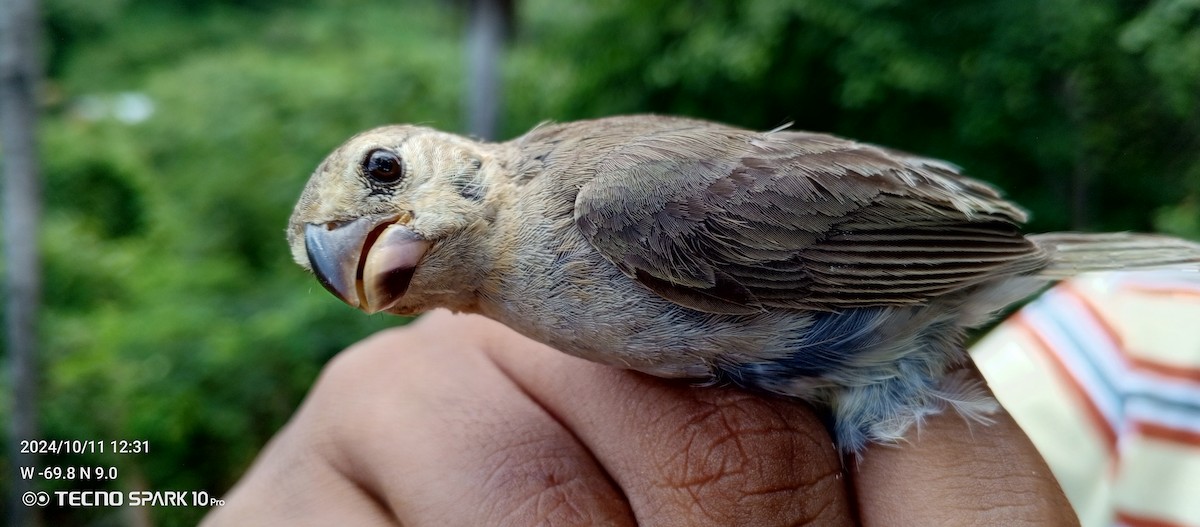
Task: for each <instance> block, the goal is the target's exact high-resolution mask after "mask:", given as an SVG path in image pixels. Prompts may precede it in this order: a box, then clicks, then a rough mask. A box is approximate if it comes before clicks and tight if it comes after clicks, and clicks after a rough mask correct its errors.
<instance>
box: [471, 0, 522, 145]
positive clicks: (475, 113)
mask: <svg viewBox="0 0 1200 527" xmlns="http://www.w3.org/2000/svg"><path fill="white" fill-rule="evenodd" d="M513 1H514V0H470V2H469V6H470V7H468V9H470V22H469V24H468V29H467V104H466V113H467V131H468V132H470V133H471V135H474V136H475V137H479V138H482V139H495V138H496V130H497V123H498V120H497V119H498V117H499V115H500V101H501V98H500V93H501V88H500V74H499V69H500V62H501V61H502V60H503V47H504V43H505V40H507V34H508V33H509V31H510V30H511V26H512V16H513Z"/></svg>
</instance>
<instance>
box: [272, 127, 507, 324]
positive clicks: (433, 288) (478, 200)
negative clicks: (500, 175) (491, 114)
mask: <svg viewBox="0 0 1200 527" xmlns="http://www.w3.org/2000/svg"><path fill="white" fill-rule="evenodd" d="M489 161H490V160H489V158H488V156H487V152H486V149H485V148H484V146H483V145H480V144H478V143H475V142H472V141H469V140H467V139H464V138H461V137H458V136H455V135H452V134H446V133H442V132H438V131H436V130H432V129H428V128H422V127H417V126H386V127H382V128H376V129H373V130H370V131H367V132H364V133H361V134H359V135H357V136H354V137H352V138H351V139H350V140H349V141H347V142H346V143H345V144H343V145H342V146H340V147H338V148H337V149H336V150H334V151H333V153H331V154H330V155H329V157H327V158H326V159H325V161H324V162H322V163H321V165H320V166H319V167H317V170H316V171H315V172H313V175H312V177H311V178H310V179H309V181H308V184H307V185H306V186H305V187H304V192H303V193H302V194H301V196H300V200H299V202H298V203H297V204H296V209H295V210H294V211H293V212H292V217H291V220H290V221H289V224H288V231H287V236H288V244H289V245H290V246H291V250H292V257H293V258H294V259H295V260H296V263H298V264H300V265H301V266H302V267H304V268H305V269H308V270H310V271H312V272H313V273H314V274H315V275H316V276H317V279H318V280H320V281H321V284H322V285H324V286H325V288H326V289H328V290H329V291H330V292H332V293H333V294H334V295H336V296H337V297H338V298H340V299H342V300H343V301H344V302H346V303H347V304H350V305H351V306H353V307H356V308H358V309H361V310H363V311H366V312H368V313H374V312H377V311H390V312H393V313H398V314H411V313H417V312H420V311H424V310H427V309H432V308H434V307H449V308H452V309H470V308H471V306H472V305H473V302H474V298H473V296H474V289H475V288H476V287H477V285H478V282H479V281H480V279H481V273H483V272H484V270H485V269H486V268H487V265H486V262H483V261H480V260H481V259H483V258H486V254H485V251H482V250H481V248H480V241H482V240H483V239H484V238H485V236H486V233H487V230H488V227H489V226H490V224H491V222H492V220H493V218H494V215H495V211H494V209H495V205H494V204H495V200H494V199H491V198H492V197H491V196H489V190H490V189H489V185H488V183H487V181H486V180H487V178H486V176H485V172H486V171H487V170H488V167H487V165H488V164H489Z"/></svg>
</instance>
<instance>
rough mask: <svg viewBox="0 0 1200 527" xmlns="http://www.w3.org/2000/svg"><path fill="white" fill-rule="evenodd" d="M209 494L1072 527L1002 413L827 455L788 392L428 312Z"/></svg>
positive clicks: (676, 516)
mask: <svg viewBox="0 0 1200 527" xmlns="http://www.w3.org/2000/svg"><path fill="white" fill-rule="evenodd" d="M971 374H972V375H977V373H974V372H971ZM847 465H849V466H847ZM225 498H226V499H227V500H228V503H227V504H226V505H225V506H224V507H221V508H219V509H214V510H213V512H212V513H211V514H210V515H209V517H208V518H207V519H206V520H205V522H204V523H203V525H206V526H209V527H213V526H222V525H289V526H294V525H300V526H303V525H362V526H376V525H378V526H384V525H589V524H591V525H596V524H599V525H635V524H637V525H764V526H770V525H868V526H869V525H995V524H1003V525H1077V524H1078V522H1077V520H1076V519H1075V516H1074V514H1073V512H1072V510H1071V508H1070V506H1069V504H1068V503H1067V501H1066V499H1065V497H1064V496H1063V494H1062V492H1061V490H1060V489H1059V488H1058V485H1057V484H1056V483H1055V481H1054V478H1053V477H1052V475H1051V474H1050V471H1049V470H1048V469H1047V467H1046V465H1045V463H1044V462H1043V461H1042V459H1041V458H1040V457H1039V456H1038V454H1037V452H1036V451H1035V450H1034V448H1033V446H1032V445H1031V444H1030V443H1029V441H1028V439H1027V438H1026V437H1025V436H1024V434H1023V433H1022V432H1021V431H1020V429H1019V428H1018V427H1017V426H1016V424H1015V423H1014V422H1013V421H1012V419H1011V418H1010V417H1009V416H1008V415H1007V414H1006V413H1004V412H1003V411H1001V412H999V413H997V414H996V415H995V422H994V423H993V424H991V425H989V426H981V425H979V424H978V423H976V424H973V425H972V424H968V422H967V421H965V420H963V419H962V418H961V417H959V416H957V415H953V414H942V415H936V416H932V417H930V418H929V419H928V420H927V421H926V422H925V423H924V424H923V425H922V427H921V429H920V433H918V434H915V436H914V438H913V439H912V440H911V441H909V442H906V443H903V444H900V445H897V446H881V445H872V446H870V447H868V448H867V450H866V451H865V452H864V453H863V456H862V458H861V459H859V460H857V461H854V460H853V459H851V460H849V461H846V462H845V463H843V461H842V459H841V458H840V457H839V455H838V453H837V451H836V450H835V448H834V446H833V443H832V441H831V439H830V437H829V435H828V433H827V432H826V431H825V427H824V426H823V425H822V424H821V421H820V419H819V418H818V417H817V415H816V414H815V413H814V412H813V410H812V409H811V407H810V406H808V405H806V404H804V403H801V402H798V401H796V400H794V399H787V398H782V397H779V398H775V397H758V396H752V395H749V394H747V393H746V392H744V391H740V390H735V389H724V388H712V389H705V390H698V389H694V388H692V387H691V386H689V385H687V384H686V383H681V382H679V381H668V380H662V379H656V378H652V377H648V376H645V375H642V374H638V373H635V372H631V371H626V370H618V369H614V368H607V367H603V366H601V365H597V364H594V363H590V362H586V361H583V360H580V359H577V358H573V357H570V356H568V355H565V354H562V353H559V352H557V351H555V350H553V349H550V348H548V347H546V346H544V345H542V344H539V343H537V342H534V341H532V340H529V339H527V338H525V337H523V336H521V335H519V334H517V333H515V332H514V331H512V330H510V329H507V328H506V327H504V326H502V325H500V324H498V323H496V322H493V321H490V320H488V319H485V318H483V317H479V316H473V315H451V314H449V313H447V312H444V311H441V312H436V313H433V314H431V315H429V316H426V317H423V318H422V319H421V320H419V321H417V322H415V323H414V324H412V325H409V326H406V327H404V328H402V329H396V330H391V331H386V332H383V333H380V334H378V335H376V336H374V337H372V338H370V339H368V340H365V341H363V342H361V343H359V344H357V345H355V346H354V347H352V348H350V349H348V350H347V351H346V352H344V353H342V354H341V355H339V356H338V357H337V358H336V359H335V360H333V361H332V362H331V363H330V365H329V366H328V367H327V368H326V370H325V371H324V373H323V374H322V376H321V378H320V380H319V381H318V382H317V384H316V386H315V387H314V389H313V391H312V392H311V393H310V395H309V397H308V398H307V400H306V401H305V402H304V404H303V405H302V407H301V408H300V409H299V411H298V412H297V413H296V415H295V416H294V417H293V418H292V420H291V422H289V423H288V424H287V426H285V427H284V428H283V429H282V430H281V431H280V432H279V434H278V435H277V436H276V437H275V438H274V439H273V440H272V441H271V443H270V444H269V445H268V446H267V447H266V449H265V450H264V451H263V453H262V454H261V455H260V457H259V459H258V460H257V461H256V462H255V463H254V465H253V466H252V467H251V469H250V470H249V472H248V473H247V474H246V475H245V476H244V478H243V479H242V481H241V482H239V483H238V484H237V486H236V487H235V488H234V489H233V490H232V491H231V492H230V493H229V494H228V495H226V496H225Z"/></svg>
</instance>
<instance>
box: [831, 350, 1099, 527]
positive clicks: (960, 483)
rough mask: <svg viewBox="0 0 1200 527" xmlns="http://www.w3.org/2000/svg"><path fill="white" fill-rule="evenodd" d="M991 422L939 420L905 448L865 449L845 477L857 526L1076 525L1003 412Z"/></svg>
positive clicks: (945, 414)
mask: <svg viewBox="0 0 1200 527" xmlns="http://www.w3.org/2000/svg"><path fill="white" fill-rule="evenodd" d="M971 372H972V373H971V374H972V375H974V376H976V377H977V378H978V379H980V380H982V376H980V375H979V373H978V371H976V370H974V368H971ZM994 418H995V422H994V423H992V424H989V425H981V424H979V423H970V422H968V421H967V420H965V419H963V418H962V417H961V416H959V415H958V414H956V413H954V412H943V413H942V414H939V415H936V416H933V417H930V418H928V419H927V420H926V421H925V422H924V423H923V424H922V426H921V428H920V430H919V431H917V432H916V433H914V434H911V435H912V437H913V438H912V440H911V442H910V443H905V444H901V445H898V446H881V445H872V446H871V447H868V449H867V451H866V453H865V454H864V455H863V458H862V460H861V461H860V462H858V463H857V466H856V467H854V469H852V470H851V477H852V479H853V481H854V484H855V488H856V491H857V494H858V507H859V513H860V515H861V518H862V523H863V525H865V526H872V525H1014V526H1019V525H1039V526H1040V525H1078V524H1079V523H1078V520H1077V519H1076V517H1075V513H1074V511H1073V510H1072V509H1071V505H1070V503H1068V502H1067V499H1066V496H1065V495H1064V494H1063V492H1062V490H1061V489H1060V488H1059V486H1058V482H1057V481H1056V480H1055V479H1054V475H1053V474H1052V473H1051V472H1050V469H1049V468H1048V467H1047V466H1046V463H1045V461H1044V460H1043V459H1042V457H1041V455H1039V454H1038V452H1037V450H1036V449H1035V448H1034V446H1033V443H1031V442H1030V441H1029V439H1028V438H1027V437H1026V436H1025V433H1024V432H1022V431H1021V429H1020V427H1019V426H1017V424H1016V422H1015V421H1013V419H1012V417H1011V416H1010V415H1009V414H1008V413H1007V412H1005V411H1003V410H1001V411H1000V412H999V413H998V414H997V415H995V416H994Z"/></svg>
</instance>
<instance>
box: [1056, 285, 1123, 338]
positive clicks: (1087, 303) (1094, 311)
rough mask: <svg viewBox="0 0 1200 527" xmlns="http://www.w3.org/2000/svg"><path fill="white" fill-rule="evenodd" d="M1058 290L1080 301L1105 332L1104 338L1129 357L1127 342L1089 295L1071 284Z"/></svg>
mask: <svg viewBox="0 0 1200 527" xmlns="http://www.w3.org/2000/svg"><path fill="white" fill-rule="evenodd" d="M1058 289H1059V291H1062V292H1063V294H1066V295H1067V296H1070V297H1072V298H1074V299H1076V300H1078V301H1079V304H1080V305H1082V306H1083V308H1084V310H1086V311H1087V312H1088V314H1089V315H1091V316H1092V319H1093V320H1095V321H1096V324H1097V325H1099V326H1100V329H1102V330H1104V336H1106V337H1108V339H1109V340H1111V341H1112V343H1113V344H1114V345H1115V346H1116V348H1117V350H1118V351H1120V352H1121V354H1122V355H1127V354H1126V353H1125V341H1124V339H1122V338H1121V333H1120V332H1118V331H1117V329H1116V328H1114V327H1113V326H1112V324H1110V323H1109V322H1108V318H1106V317H1105V316H1104V314H1103V313H1101V312H1100V310H1099V309H1098V308H1096V305H1095V304H1093V303H1092V299H1090V298H1088V296H1087V295H1085V294H1083V293H1082V292H1081V291H1079V289H1077V288H1076V287H1075V286H1074V285H1072V284H1071V283H1070V282H1065V283H1063V284H1062V285H1060V286H1058Z"/></svg>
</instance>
